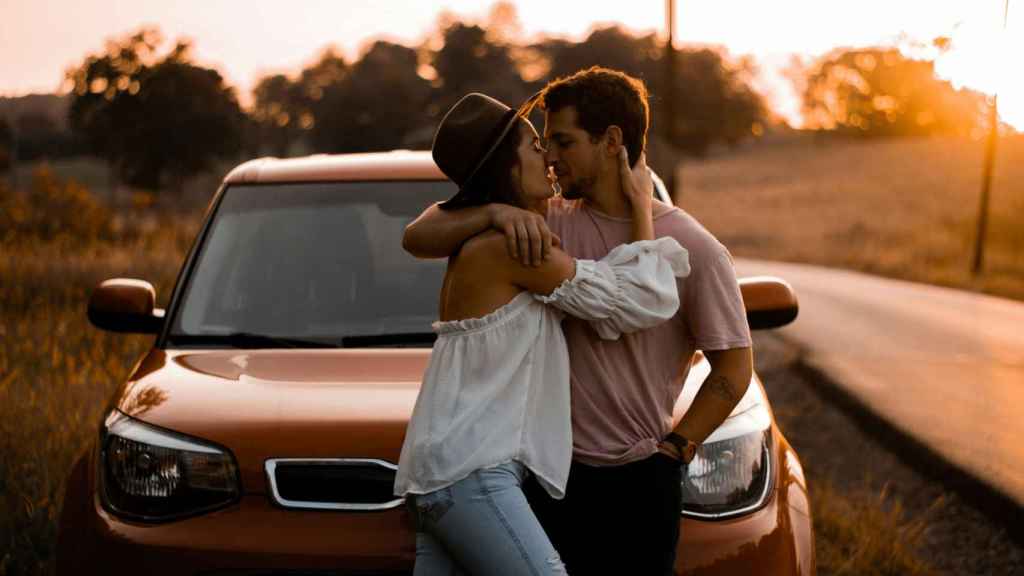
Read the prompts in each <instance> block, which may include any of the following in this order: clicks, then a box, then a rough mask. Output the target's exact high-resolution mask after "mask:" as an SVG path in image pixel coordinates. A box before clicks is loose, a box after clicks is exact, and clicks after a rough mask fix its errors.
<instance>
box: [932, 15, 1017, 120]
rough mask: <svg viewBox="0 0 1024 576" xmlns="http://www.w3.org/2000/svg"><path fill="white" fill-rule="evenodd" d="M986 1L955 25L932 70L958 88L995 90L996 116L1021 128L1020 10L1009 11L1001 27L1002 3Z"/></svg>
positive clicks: (992, 92) (990, 91) (983, 90)
mask: <svg viewBox="0 0 1024 576" xmlns="http://www.w3.org/2000/svg"><path fill="white" fill-rule="evenodd" d="M986 4H987V5H986V6H980V7H979V8H977V9H976V11H975V13H974V14H973V15H972V16H971V17H970V18H968V19H966V20H964V21H962V22H960V23H959V24H958V25H957V26H956V28H955V30H954V31H953V34H952V36H951V40H952V43H951V47H950V49H949V51H947V52H946V53H944V54H941V55H940V56H938V58H937V59H936V62H935V71H936V73H937V74H938V75H939V76H941V77H943V78H946V79H948V80H950V81H951V82H952V83H953V85H954V86H956V87H958V88H959V87H967V88H970V89H973V90H978V91H980V92H984V93H986V94H989V95H992V94H998V96H999V116H1000V119H1001V120H1002V121H1003V122H1006V123H1007V124H1009V125H1011V126H1013V127H1014V128H1015V129H1017V130H1024V74H1021V73H1020V72H1019V70H1020V62H1018V61H1017V60H1018V59H1019V58H1020V56H1021V55H1022V54H1024V26H1022V24H1021V22H1022V21H1024V17H1022V16H1024V14H1022V13H1021V12H1020V10H1019V9H1018V13H1017V14H1014V13H1013V11H1011V12H1010V13H1009V18H1008V19H1007V24H1006V29H1005V31H1004V29H1003V3H1002V2H999V3H998V6H996V5H995V3H991V2H989V3H986ZM997 7H998V10H995V8H997Z"/></svg>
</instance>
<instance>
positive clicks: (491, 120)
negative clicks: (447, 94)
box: [430, 92, 519, 208]
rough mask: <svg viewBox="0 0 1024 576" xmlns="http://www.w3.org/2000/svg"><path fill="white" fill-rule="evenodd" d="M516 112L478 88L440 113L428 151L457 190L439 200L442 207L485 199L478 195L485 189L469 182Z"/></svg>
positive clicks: (512, 120)
mask: <svg viewBox="0 0 1024 576" xmlns="http://www.w3.org/2000/svg"><path fill="white" fill-rule="evenodd" d="M518 116H519V114H518V112H517V110H515V109H513V108H509V107H508V106H506V105H505V104H503V103H502V102H500V101H498V100H495V99H494V98H491V97H490V96H487V95H486V94H480V93H479V92H471V93H469V94H466V95H465V96H463V97H462V99H461V100H459V101H458V102H456V103H455V105H454V106H452V108H451V110H449V111H448V113H447V114H445V115H444V118H442V119H441V124H440V125H439V126H438V127H437V133H436V134H434V143H433V144H432V145H431V147H430V148H431V154H432V155H433V157H434V162H435V163H436V164H437V166H438V168H440V169H441V171H442V172H444V174H445V176H447V177H448V178H449V179H451V181H452V182H455V184H456V185H458V187H459V191H458V192H456V193H455V195H454V196H452V197H451V198H449V199H448V200H446V201H445V202H442V203H441V207H442V208H459V207H462V206H470V205H474V204H482V203H484V202H486V198H484V197H480V196H481V194H486V192H478V191H475V187H473V186H472V183H473V177H474V176H476V175H477V172H479V171H480V168H481V167H482V166H483V165H484V164H485V163H486V162H487V160H488V159H490V157H491V156H493V155H494V152H495V150H497V149H498V146H499V145H500V144H501V143H502V141H503V140H504V139H505V138H506V137H507V136H508V135H509V133H510V132H511V131H512V128H513V127H514V126H515V125H516V119H517V118H518Z"/></svg>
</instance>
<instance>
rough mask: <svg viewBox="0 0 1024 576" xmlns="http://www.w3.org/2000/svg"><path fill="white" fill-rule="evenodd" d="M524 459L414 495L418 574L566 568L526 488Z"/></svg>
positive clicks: (539, 574)
mask: <svg viewBox="0 0 1024 576" xmlns="http://www.w3.org/2000/svg"><path fill="white" fill-rule="evenodd" d="M527 474H529V472H528V471H527V470H526V467H525V466H523V465H522V464H520V463H518V462H514V461H513V462H506V463H504V464H501V465H498V466H495V467H493V468H484V469H481V470H477V471H475V472H473V473H472V474H470V475H469V476H467V477H466V478H464V479H462V480H460V481H458V482H456V483H455V484H452V485H451V486H448V487H447V488H442V489H440V490H436V491H434V492H430V493H428V494H414V495H410V496H409V504H410V505H411V507H412V508H413V510H412V511H413V514H414V517H415V518H416V526H417V528H416V568H415V570H414V572H413V575H414V576H442V575H443V576H453V575H456V574H474V575H491V574H494V575H501V574H508V575H517V576H518V575H530V576H543V575H548V574H565V567H564V566H563V565H562V560H561V558H559V556H558V552H556V551H555V548H554V546H552V545H551V541H550V540H549V539H548V536H547V534H545V533H544V529H543V528H541V526H540V523H539V522H538V521H537V517H536V516H535V515H534V514H533V510H532V509H531V508H530V505H529V504H528V503H527V502H526V496H525V495H524V494H523V489H522V485H523V480H525V479H526V476H527Z"/></svg>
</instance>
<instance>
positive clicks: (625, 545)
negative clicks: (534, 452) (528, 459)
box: [524, 454, 683, 576]
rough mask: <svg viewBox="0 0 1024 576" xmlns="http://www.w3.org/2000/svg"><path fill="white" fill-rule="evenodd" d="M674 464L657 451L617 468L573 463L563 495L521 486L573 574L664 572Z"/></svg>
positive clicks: (674, 530) (676, 501) (674, 528)
mask: <svg viewBox="0 0 1024 576" xmlns="http://www.w3.org/2000/svg"><path fill="white" fill-rule="evenodd" d="M681 480H682V465H681V464H680V463H679V462H677V461H675V460H673V459H672V458H669V457H668V456H665V455H662V454H655V455H653V456H651V457H649V458H647V459H645V460H640V461H637V462H631V463H629V464H624V465H621V466H601V467H597V466H587V465H585V464H580V463H579V462H573V463H572V467H571V469H570V471H569V482H568V484H567V485H566V494H565V498H564V499H563V500H554V499H552V498H551V497H550V496H548V494H547V493H546V492H545V491H544V490H543V489H542V488H541V487H540V485H539V484H538V483H537V481H536V480H535V479H531V480H530V481H529V482H527V483H526V484H525V485H524V489H525V491H526V496H527V498H528V500H529V502H530V505H531V506H532V507H533V510H534V512H535V513H536V514H537V518H538V519H539V520H540V523H541V526H543V527H544V530H545V531H546V532H547V533H548V537H549V538H551V542H552V543H553V544H554V545H555V549H556V550H558V553H559V555H561V557H562V561H563V562H565V566H566V569H567V570H568V572H569V574H572V575H573V576H587V575H591V574H594V575H596V574H636V575H640V576H648V575H650V576H662V575H670V574H672V573H673V572H672V566H673V564H674V562H675V557H676V545H677V542H678V540H679V520H680V515H679V513H680V510H681V507H682V498H683V497H682V487H681V485H680V481H681Z"/></svg>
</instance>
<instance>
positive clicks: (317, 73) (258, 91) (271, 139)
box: [253, 48, 349, 156]
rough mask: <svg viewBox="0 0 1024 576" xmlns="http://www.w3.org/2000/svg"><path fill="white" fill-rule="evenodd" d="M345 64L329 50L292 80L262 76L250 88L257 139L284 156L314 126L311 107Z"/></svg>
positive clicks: (341, 78) (332, 84)
mask: <svg viewBox="0 0 1024 576" xmlns="http://www.w3.org/2000/svg"><path fill="white" fill-rule="evenodd" d="M348 72H349V67H348V64H347V63H346V62H345V60H344V59H343V58H342V57H341V56H338V55H337V54H336V53H335V52H334V50H333V49H331V48H329V49H327V50H326V51H325V52H324V53H323V54H322V55H321V56H320V58H319V59H318V60H317V61H316V63H314V64H313V65H311V66H309V67H307V68H304V69H303V70H302V72H301V73H300V74H299V76H298V77H297V78H296V79H295V80H292V79H290V78H288V77H287V76H284V75H282V74H277V75H273V76H267V77H264V78H263V79H261V80H260V81H259V83H258V84H257V85H256V88H255V89H254V90H253V96H254V100H255V105H254V107H253V116H254V119H255V121H256V122H257V123H258V125H259V132H260V139H261V141H262V142H263V143H264V144H265V145H267V146H269V147H270V150H271V153H272V154H274V155H276V156H288V155H289V154H290V152H291V149H292V147H293V146H294V145H295V144H297V143H299V142H301V141H303V140H304V139H305V137H306V136H307V135H308V133H309V131H310V130H312V129H313V127H314V126H315V125H316V114H315V109H316V107H317V103H318V102H320V100H322V99H323V97H324V94H325V92H326V91H328V90H332V89H335V88H336V87H338V86H339V85H340V84H341V83H342V82H343V81H344V80H345V78H346V77H347V76H348Z"/></svg>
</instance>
